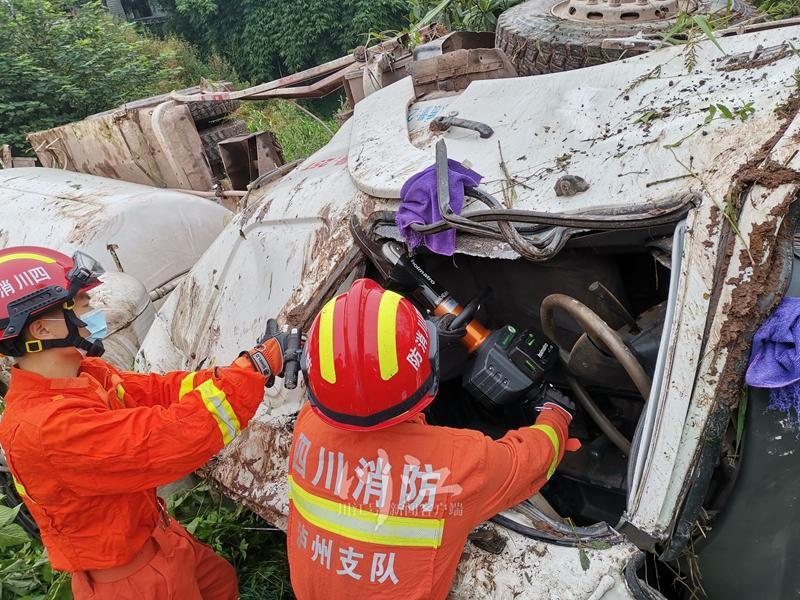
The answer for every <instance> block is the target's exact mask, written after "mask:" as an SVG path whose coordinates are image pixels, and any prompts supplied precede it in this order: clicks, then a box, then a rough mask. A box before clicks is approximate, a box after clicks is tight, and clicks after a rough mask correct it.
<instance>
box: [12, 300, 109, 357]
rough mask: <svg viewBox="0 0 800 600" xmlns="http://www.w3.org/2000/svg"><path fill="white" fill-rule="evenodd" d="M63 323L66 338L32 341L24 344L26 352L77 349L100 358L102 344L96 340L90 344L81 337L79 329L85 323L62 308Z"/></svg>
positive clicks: (68, 309)
mask: <svg viewBox="0 0 800 600" xmlns="http://www.w3.org/2000/svg"><path fill="white" fill-rule="evenodd" d="M63 312H64V321H65V322H66V323H67V336H66V337H64V338H61V339H60V340H32V341H28V342H26V343H25V349H26V350H27V351H28V352H40V351H42V350H47V349H48V348H77V349H78V350H83V351H84V352H86V356H102V355H103V352H105V351H106V349H105V348H104V347H103V342H101V341H100V340H96V341H94V342H90V341H89V340H87V339H86V338H84V337H81V333H80V331H79V328H81V327H86V323H84V322H83V321H81V320H80V319H79V318H78V315H76V314H75V311H73V310H72V309H71V308H64V309H63Z"/></svg>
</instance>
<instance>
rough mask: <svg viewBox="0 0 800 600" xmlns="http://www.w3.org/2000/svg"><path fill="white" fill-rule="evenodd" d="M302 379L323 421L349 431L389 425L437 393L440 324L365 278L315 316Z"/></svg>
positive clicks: (396, 295) (312, 403) (407, 301)
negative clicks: (423, 315) (434, 322)
mask: <svg viewBox="0 0 800 600" xmlns="http://www.w3.org/2000/svg"><path fill="white" fill-rule="evenodd" d="M303 374H304V375H305V379H306V387H307V389H308V396H309V399H310V401H311V406H312V408H313V409H314V411H315V412H316V413H317V414H318V415H319V416H320V418H321V419H322V420H323V421H325V422H327V423H329V424H331V425H333V426H335V427H338V428H340V429H347V430H350V431H371V430H375V429H382V428H384V427H389V426H390V425H394V424H396V423H399V422H401V421H405V420H406V419H408V418H409V417H410V416H412V415H414V414H416V413H418V412H419V411H421V410H422V409H423V408H425V407H426V406H427V405H428V404H430V402H431V401H432V400H433V399H434V397H435V396H436V392H437V391H438V387H439V356H438V335H437V333H436V327H435V326H434V325H433V323H431V322H430V321H426V320H425V319H424V318H423V317H422V315H421V314H420V312H419V311H418V310H417V309H416V308H415V307H414V305H413V304H411V302H410V301H409V300H407V299H406V298H403V297H402V296H401V295H400V294H396V293H395V292H391V291H387V290H385V289H383V288H382V287H381V286H380V285H378V284H377V283H375V282H374V281H372V280H370V279H359V280H358V281H356V282H355V283H353V287H352V288H351V289H350V291H349V292H347V293H345V294H342V295H341V296H338V297H336V298H334V299H333V300H331V301H330V302H328V303H327V304H326V305H325V307H324V308H323V309H322V311H321V312H320V314H319V315H317V318H316V319H314V323H313V324H312V325H311V330H310V331H309V333H308V340H307V342H306V346H305V351H304V353H303Z"/></svg>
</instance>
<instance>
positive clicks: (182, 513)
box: [169, 482, 294, 600]
mask: <svg viewBox="0 0 800 600" xmlns="http://www.w3.org/2000/svg"><path fill="white" fill-rule="evenodd" d="M169 507H170V512H171V513H172V514H173V515H175V517H176V518H177V519H178V520H179V521H180V522H181V523H183V525H184V526H185V527H186V529H187V530H188V531H189V532H191V533H192V534H194V535H195V536H196V537H197V538H198V539H199V540H200V541H202V542H204V543H206V544H208V545H209V546H211V547H212V548H213V549H214V551H215V552H216V553H217V554H219V555H220V556H222V557H224V558H225V559H227V560H228V561H229V562H230V563H231V564H233V566H234V567H235V568H236V572H237V573H238V575H239V590H240V597H241V598H242V600H288V599H290V598H294V594H293V593H292V587H291V584H290V583H289V563H288V561H287V558H286V535H285V534H284V533H283V532H282V531H280V530H276V529H275V528H274V527H272V526H271V525H270V524H269V523H267V522H266V521H264V520H263V519H261V518H260V517H259V516H258V515H256V514H254V513H252V512H250V511H249V510H247V509H246V508H244V507H243V506H240V505H236V504H234V503H233V502H231V501H230V500H228V499H227V498H225V497H223V496H222V495H220V494H219V493H217V492H216V491H215V490H214V489H213V488H211V487H210V486H209V485H208V484H207V483H206V482H201V483H199V484H198V485H197V486H195V487H194V488H192V489H190V490H187V491H185V492H182V493H180V494H178V495H176V496H174V497H173V498H171V499H170V501H169Z"/></svg>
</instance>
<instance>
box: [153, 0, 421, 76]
mask: <svg viewBox="0 0 800 600" xmlns="http://www.w3.org/2000/svg"><path fill="white" fill-rule="evenodd" d="M159 3H160V4H161V5H162V6H163V7H164V8H165V9H167V11H168V12H170V13H171V14H172V17H171V19H170V20H169V22H168V23H167V30H168V31H170V32H172V33H176V34H178V35H181V36H182V37H184V38H185V39H187V40H189V41H191V42H192V43H194V44H196V45H197V46H198V47H199V48H200V49H201V50H202V51H203V53H204V54H207V55H208V54H211V53H212V52H217V53H218V54H220V55H221V56H224V57H225V58H226V59H227V60H228V61H230V63H231V64H232V65H233V66H234V67H235V68H236V70H237V72H238V73H239V74H240V75H241V76H242V77H244V78H245V79H248V80H250V81H253V82H256V81H267V80H270V79H273V78H275V77H278V76H280V75H282V74H284V75H285V74H287V73H291V72H296V71H299V70H302V69H305V68H308V67H311V66H314V65H317V64H320V63H323V62H326V61H328V60H332V59H334V58H337V57H339V56H343V55H345V54H347V53H348V52H350V51H351V50H352V49H353V48H355V47H356V46H358V45H359V44H363V43H365V42H366V41H367V39H368V34H369V32H370V31H375V30H386V29H400V28H401V27H403V26H404V25H406V24H407V21H406V12H407V8H406V3H405V2H403V1H401V0H283V1H281V2H263V0H159Z"/></svg>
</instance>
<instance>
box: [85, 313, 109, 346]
mask: <svg viewBox="0 0 800 600" xmlns="http://www.w3.org/2000/svg"><path fill="white" fill-rule="evenodd" d="M78 318H79V319H80V320H81V321H83V322H84V323H86V329H88V330H89V336H88V337H87V338H86V339H87V340H88V341H90V342H96V341H97V340H102V339H105V337H106V336H107V335H108V323H106V316H105V315H104V314H103V311H102V310H100V309H99V308H93V309H92V310H90V311H89V312H87V313H84V314H82V315H80V316H79V317H78Z"/></svg>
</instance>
